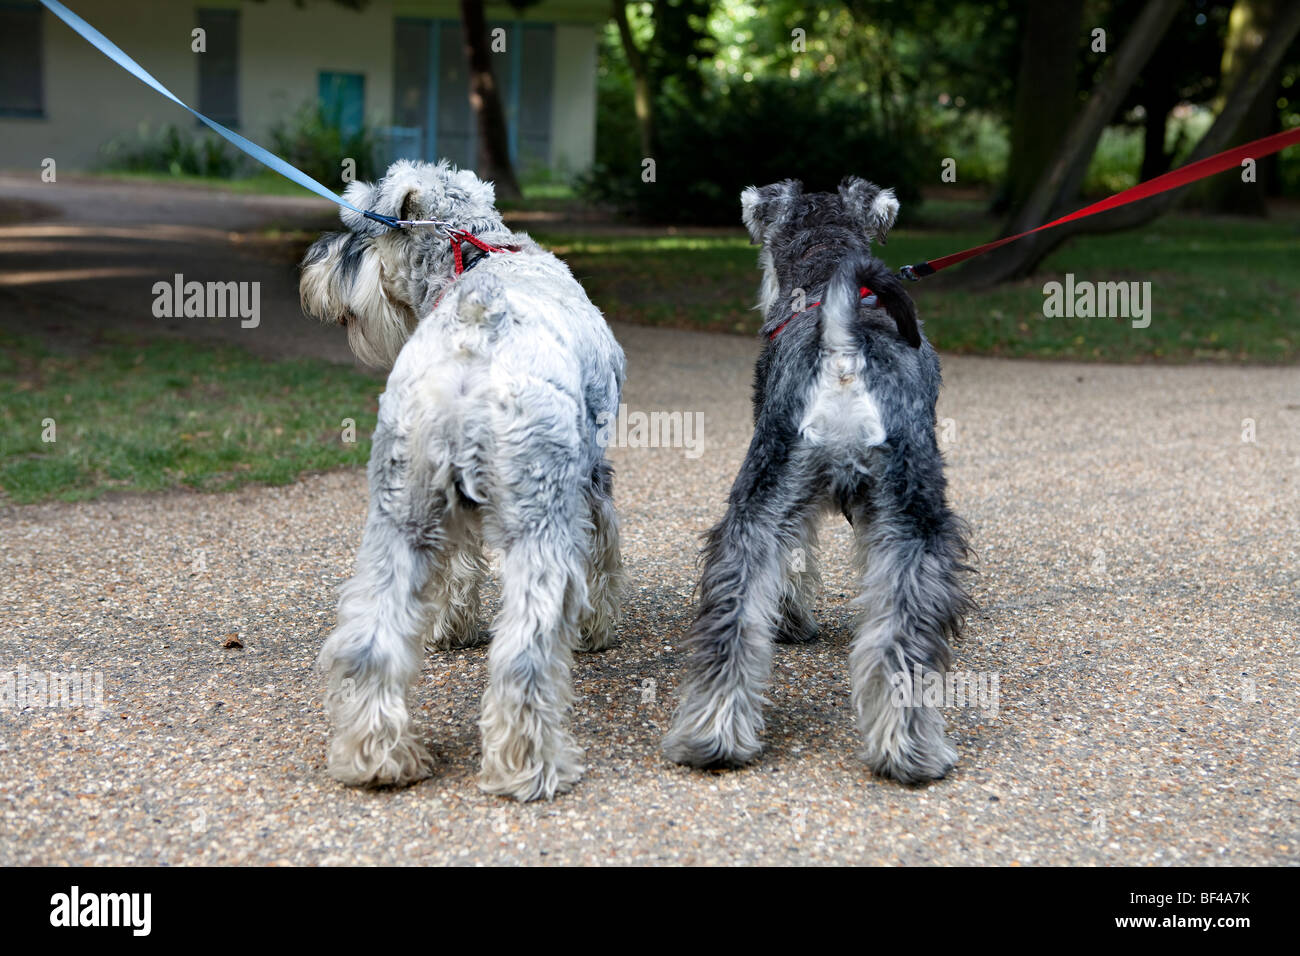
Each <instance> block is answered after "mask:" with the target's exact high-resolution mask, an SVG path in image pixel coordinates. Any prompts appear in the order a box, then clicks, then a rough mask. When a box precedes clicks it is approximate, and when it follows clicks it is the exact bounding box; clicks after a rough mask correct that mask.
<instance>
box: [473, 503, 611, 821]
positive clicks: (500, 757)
mask: <svg viewBox="0 0 1300 956" xmlns="http://www.w3.org/2000/svg"><path fill="white" fill-rule="evenodd" d="M575 498H576V495H575ZM585 570H586V569H585V567H584V563H583V560H582V555H581V553H580V550H579V547H578V542H577V541H576V540H575V538H574V534H573V524H572V520H571V518H568V517H566V518H559V517H558V516H557V517H556V518H555V519H544V520H543V522H542V523H540V524H537V525H534V526H532V527H530V528H529V529H528V530H527V531H526V532H525V533H523V534H519V535H518V536H515V537H513V540H510V541H509V542H508V543H506V544H505V545H504V546H503V548H502V557H501V612H500V614H499V615H498V617H497V620H496V623H495V625H494V629H493V630H494V633H493V635H492V649H491V651H490V652H489V655H488V687H487V691H486V692H485V693H484V695H483V714H482V718H481V719H480V720H479V727H480V728H481V730H482V732H483V768H482V773H481V774H480V776H479V786H480V787H481V788H482V789H483V790H485V791H487V792H488V793H497V794H501V795H503V796H511V797H515V798H516V799H518V800H537V799H549V798H551V797H553V796H554V795H555V794H556V793H559V792H562V791H564V790H568V789H569V788H570V787H571V786H572V785H573V784H574V783H576V782H577V781H578V779H579V778H580V777H581V776H582V771H583V767H582V763H581V761H582V752H581V751H580V750H579V749H578V747H577V745H576V744H575V743H574V741H573V737H572V735H571V734H570V732H569V708H570V705H571V703H572V699H573V693H572V689H571V687H570V683H569V667H570V664H571V662H572V650H573V647H574V646H575V645H576V643H577V639H578V615H579V613H580V612H581V610H582V604H583V601H584V598H585V591H586V580H585V573H584V572H585Z"/></svg>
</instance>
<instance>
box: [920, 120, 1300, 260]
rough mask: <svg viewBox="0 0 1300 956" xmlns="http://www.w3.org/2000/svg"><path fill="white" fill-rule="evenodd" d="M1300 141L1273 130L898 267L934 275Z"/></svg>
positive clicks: (1297, 135) (1299, 134) (1296, 132)
mask: <svg viewBox="0 0 1300 956" xmlns="http://www.w3.org/2000/svg"><path fill="white" fill-rule="evenodd" d="M1296 143H1300V127H1297V128H1296V129H1291V130H1286V131H1285V132H1282V133H1274V134H1273V135H1272V136H1265V137H1264V138H1263V139H1257V140H1255V141H1254V142H1253V143H1247V144H1246V145H1245V146H1238V147H1237V148H1236V149H1230V150H1228V151H1227V152H1223V153H1216V154H1215V155H1213V156H1207V157H1206V158H1205V159H1200V160H1197V161H1196V162H1194V163H1189V164H1188V165H1186V166H1180V167H1179V168H1178V169H1174V170H1171V171H1169V172H1167V173H1163V174H1162V175H1160V176H1157V177H1156V178H1155V179H1149V180H1147V181H1146V182H1144V183H1138V184H1137V185H1136V186H1132V187H1130V188H1128V189H1125V190H1124V191H1123V192H1118V193H1116V194H1115V195H1113V196H1111V197H1109V198H1107V199H1103V200H1101V201H1100V202H1095V203H1093V204H1092V205H1091V206H1084V207H1083V208H1082V209H1078V210H1076V211H1074V212H1072V213H1070V214H1069V215H1068V216H1062V217H1061V218H1060V219H1053V220H1052V221H1051V222H1049V223H1047V224H1045V225H1042V226H1039V227H1038V228H1036V229H1030V230H1029V231H1028V232H1022V233H1019V234H1018V235H1015V236H1006V237H1004V238H1002V239H995V240H993V241H992V242H986V243H984V245H982V246H976V247H975V248H973V249H967V250H965V251H963V252H954V253H953V254H952V255H950V256H942V257H940V258H938V259H931V260H929V261H928V262H918V263H916V264H915V265H910V266H903V268H902V269H900V270H899V275H901V276H902V277H903V278H905V279H912V280H916V279H923V278H925V277H926V276H929V275H934V274H935V273H936V272H938V271H939V270H940V269H946V268H948V267H949V266H955V265H956V264H957V263H959V262H965V261H966V260H967V259H973V258H975V256H978V255H983V254H984V253H986V252H989V251H990V250H993V249H996V248H998V247H999V246H1005V245H1006V244H1007V243H1008V242H1015V241H1016V240H1017V239H1023V238H1024V237H1025V236H1032V235H1033V234H1034V233H1036V232H1042V231H1043V230H1044V229H1051V228H1052V227H1053V226H1060V225H1063V224H1065V223H1067V222H1073V221H1074V220H1076V219H1083V218H1086V217H1087V216H1095V215H1097V213H1099V212H1106V211H1107V210H1109V209H1117V208H1118V207H1120V206H1127V205H1128V204H1129V203H1134V202H1137V201H1138V200H1139V199H1146V198H1147V197H1149V196H1154V195H1156V194H1157V193H1163V192H1168V191H1169V190H1171V189H1177V188H1178V187H1179V186H1186V185H1187V184H1188V183H1194V182H1196V181H1197V180H1198V179H1205V178H1206V177H1207V176H1213V175H1214V174H1216V173H1221V172H1223V171H1224V170H1228V169H1233V168H1237V167H1240V166H1241V161H1242V160H1243V159H1255V158H1257V157H1260V156H1269V155H1271V154H1273V153H1276V152H1279V151H1280V150H1283V149H1286V148H1287V147H1288V146H1294V145H1295V144H1296Z"/></svg>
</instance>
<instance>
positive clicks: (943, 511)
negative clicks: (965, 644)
mask: <svg viewBox="0 0 1300 956" xmlns="http://www.w3.org/2000/svg"><path fill="white" fill-rule="evenodd" d="M889 454H890V455H891V456H892V459H891V460H889V461H888V462H887V463H886V467H884V468H883V469H881V473H880V474H879V476H878V479H877V480H876V481H874V482H873V483H872V485H871V487H870V488H869V489H868V490H864V492H863V496H862V499H861V500H859V501H858V502H857V503H856V504H854V505H853V506H852V507H851V510H852V512H853V518H854V520H853V527H854V530H855V532H856V538H857V551H858V558H859V562H860V566H861V568H862V594H861V596H860V597H859V598H858V601H857V603H858V604H859V605H860V606H861V607H862V610H863V617H862V620H861V622H860V624H859V626H858V632H857V636H856V637H855V638H854V641H853V646H852V649H851V651H850V652H849V669H850V674H851V678H852V685H853V695H852V699H853V709H854V712H855V713H856V715H857V723H858V730H859V732H860V733H861V735H862V741H863V748H864V749H863V759H864V760H866V762H867V764H868V765H869V766H870V767H871V769H872V770H873V771H875V772H876V773H879V774H881V775H883V776H887V777H892V778H893V779H895V780H899V781H902V782H904V783H920V782H924V781H926V780H934V779H938V778H940V777H943V776H944V775H945V774H947V772H948V771H949V770H950V769H951V768H952V766H953V764H954V763H955V762H956V760H957V752H956V750H954V749H953V747H952V745H951V743H950V742H949V741H948V738H947V736H946V735H945V734H944V720H943V716H942V714H941V713H940V711H939V709H938V708H937V707H933V706H925V705H924V703H923V701H921V700H918V699H916V696H915V693H914V687H915V685H916V684H917V683H919V681H918V680H917V678H918V676H919V677H920V678H921V679H922V680H924V679H926V678H927V677H928V678H929V679H930V680H934V679H935V676H934V675H937V678H938V679H940V680H942V677H943V674H944V672H945V671H946V670H947V667H948V663H949V659H950V657H951V649H950V646H949V642H950V641H951V640H953V639H955V638H956V636H957V634H958V632H959V631H960V628H961V622H962V616H963V615H964V614H965V612H966V610H967V609H968V607H969V605H970V598H969V596H968V595H967V594H966V591H965V590H964V589H963V587H962V584H961V581H960V576H961V573H962V572H963V571H964V570H965V569H966V565H965V558H966V550H967V548H966V541H965V537H964V534H963V525H962V522H961V521H960V519H958V518H957V517H956V516H954V515H953V514H952V513H951V512H950V511H949V510H948V507H947V505H946V503H945V502H944V479H943V473H942V465H941V463H940V462H939V459H938V455H937V452H932V453H926V451H925V450H924V449H921V450H911V451H909V450H908V449H906V448H895V449H894V450H893V451H892V452H890V453H889Z"/></svg>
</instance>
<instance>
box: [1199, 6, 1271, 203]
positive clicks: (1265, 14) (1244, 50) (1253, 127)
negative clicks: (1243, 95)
mask: <svg viewBox="0 0 1300 956" xmlns="http://www.w3.org/2000/svg"><path fill="white" fill-rule="evenodd" d="M1276 6H1277V5H1276V3H1274V2H1273V0H1237V2H1236V3H1235V4H1234V5H1233V7H1232V13H1231V15H1230V16H1229V18H1228V39H1227V42H1226V43H1225V44H1224V48H1223V68H1222V77H1223V79H1222V81H1221V82H1222V86H1221V89H1222V90H1228V89H1230V88H1231V87H1232V86H1233V85H1234V84H1236V83H1237V81H1238V80H1240V78H1241V75H1242V73H1244V72H1245V71H1246V69H1247V68H1248V67H1249V66H1250V59H1251V57H1252V56H1253V55H1254V53H1255V51H1256V50H1258V49H1259V48H1260V47H1261V46H1262V45H1263V43H1264V34H1265V32H1266V31H1267V29H1268V25H1269V23H1270V22H1271V21H1272V20H1273V19H1274V13H1275V10H1276ZM1280 81H1281V66H1280V65H1279V66H1278V68H1277V69H1276V70H1275V71H1274V73H1273V75H1272V76H1271V77H1270V78H1269V79H1268V80H1266V81H1265V82H1264V85H1263V86H1262V87H1260V91H1259V95H1258V96H1256V97H1255V101H1254V102H1253V103H1251V104H1250V106H1248V107H1247V108H1246V113H1245V115H1244V116H1243V117H1242V118H1241V122H1240V123H1239V124H1238V125H1237V128H1236V129H1235V130H1233V136H1232V139H1235V140H1244V141H1246V142H1249V141H1250V140H1252V139H1259V138H1260V137H1261V136H1267V135H1268V134H1269V133H1271V132H1273V125H1274V120H1275V119H1276V117H1277V108H1276V107H1275V106H1274V99H1273V94H1274V92H1275V91H1276V90H1277V86H1278V83H1279V82H1280ZM1219 99H1220V102H1218V103H1216V104H1215V105H1216V106H1217V107H1218V109H1219V111H1220V112H1221V111H1222V110H1223V107H1224V104H1225V103H1226V96H1224V95H1221V96H1220V98H1219ZM1276 160H1277V157H1276V156H1270V157H1268V158H1267V159H1261V160H1259V162H1258V164H1257V168H1256V170H1255V173H1256V181H1255V182H1253V183H1243V182H1242V181H1241V177H1240V176H1237V177H1232V176H1216V177H1215V178H1214V179H1212V180H1209V181H1208V182H1206V183H1204V184H1203V186H1202V187H1201V188H1199V189H1197V191H1196V193H1195V194H1194V196H1195V198H1193V199H1192V200H1191V202H1192V203H1194V204H1196V205H1198V206H1200V207H1201V208H1203V209H1205V210H1207V211H1210V212H1220V213H1236V214H1237V215H1245V216H1266V215H1268V203H1267V202H1266V201H1265V197H1266V193H1267V189H1266V188H1265V187H1266V182H1267V180H1268V178H1269V175H1268V174H1270V173H1271V172H1272V170H1273V168H1274V166H1275V164H1276Z"/></svg>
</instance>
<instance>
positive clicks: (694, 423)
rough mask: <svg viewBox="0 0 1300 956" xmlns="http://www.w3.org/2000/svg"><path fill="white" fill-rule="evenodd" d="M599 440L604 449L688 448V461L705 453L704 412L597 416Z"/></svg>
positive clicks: (624, 409)
mask: <svg viewBox="0 0 1300 956" xmlns="http://www.w3.org/2000/svg"><path fill="white" fill-rule="evenodd" d="M596 441H597V442H599V444H600V446H601V447H602V448H684V449H686V457H687V458H699V457H700V455H702V454H703V453H704V413H703V412H629V411H628V410H627V406H626V405H619V406H618V414H617V415H613V414H611V413H610V412H601V413H600V414H599V415H597V416H596Z"/></svg>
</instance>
